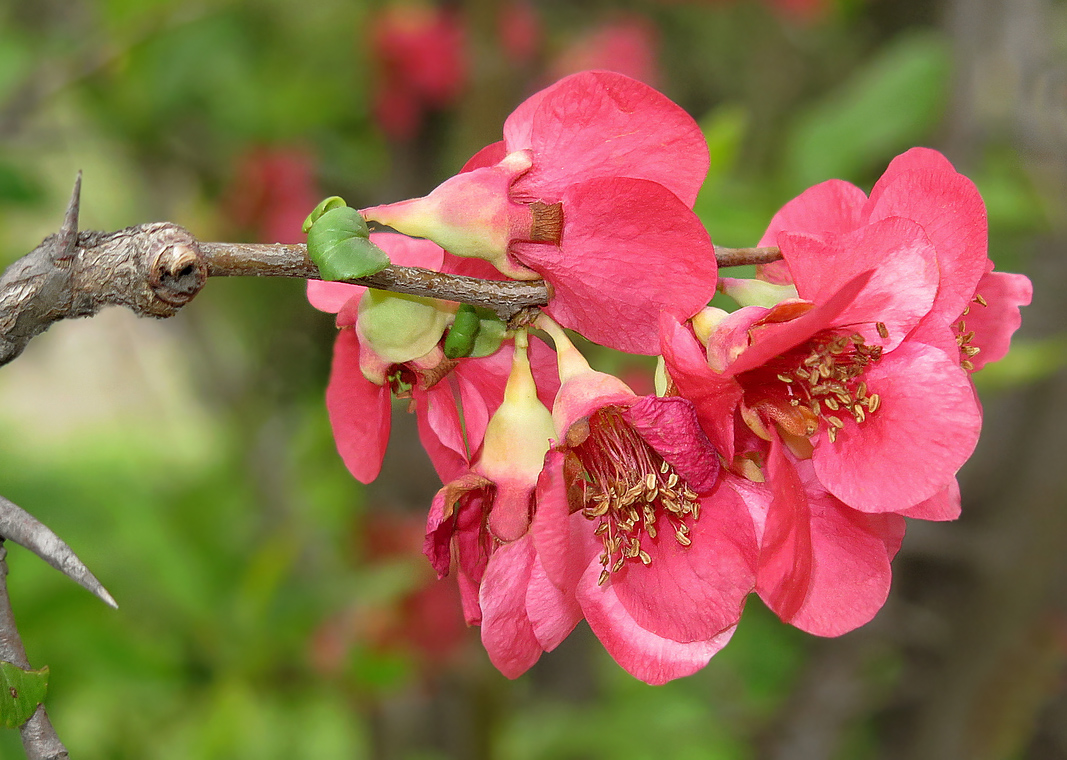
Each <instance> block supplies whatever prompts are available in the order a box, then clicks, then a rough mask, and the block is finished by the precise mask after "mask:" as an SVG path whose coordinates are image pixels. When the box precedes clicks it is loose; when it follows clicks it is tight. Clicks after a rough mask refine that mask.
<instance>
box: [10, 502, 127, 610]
mask: <svg viewBox="0 0 1067 760" xmlns="http://www.w3.org/2000/svg"><path fill="white" fill-rule="evenodd" d="M3 539H7V540H9V541H14V542H15V543H16V544H18V545H19V546H22V547H24V548H26V549H29V550H30V551H31V552H33V553H34V554H36V555H37V556H38V557H40V558H41V559H43V560H44V561H45V562H47V563H48V564H49V565H51V566H52V567H54V568H55V569H56V570H58V571H59V572H61V573H63V575H65V576H67V577H68V578H70V579H71V580H72V581H74V582H75V583H77V584H78V585H79V586H81V587H82V588H85V589H87V590H88V591H90V592H91V593H93V594H94V595H95V596H97V597H98V598H99V599H101V600H102V601H103V602H104V603H105V604H107V605H108V606H110V607H114V608H115V609H118V607H119V605H118V603H117V602H116V601H115V599H114V598H113V597H112V596H111V594H109V593H108V591H107V589H106V588H104V587H103V585H101V583H100V581H98V580H97V579H96V576H95V575H93V574H92V573H91V572H89V568H87V567H86V566H85V563H83V562H82V561H81V560H80V559H78V556H77V555H76V554H75V553H74V551H73V550H72V549H71V548H70V547H69V546H67V544H66V543H65V542H64V541H63V539H61V538H60V537H59V536H57V535H56V534H55V533H53V532H52V531H51V529H49V528H48V526H46V525H45V524H44V523H42V522H41V521H40V520H38V519H37V518H36V517H34V516H33V515H31V514H30V513H29V512H27V511H26V510H24V509H22V508H21V507H19V506H18V505H17V504H14V503H13V502H10V501H8V500H7V499H5V498H4V497H3V496H0V540H3Z"/></svg>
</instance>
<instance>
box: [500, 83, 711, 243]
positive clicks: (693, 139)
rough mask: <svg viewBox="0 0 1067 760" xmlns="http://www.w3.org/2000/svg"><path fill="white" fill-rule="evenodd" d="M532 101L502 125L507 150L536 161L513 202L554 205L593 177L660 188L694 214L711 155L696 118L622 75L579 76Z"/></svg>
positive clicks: (518, 186) (517, 186)
mask: <svg viewBox="0 0 1067 760" xmlns="http://www.w3.org/2000/svg"><path fill="white" fill-rule="evenodd" d="M535 97H538V98H539V99H538V100H536V101H533V102H532V103H531V101H527V103H525V104H523V105H522V106H520V107H519V108H518V109H516V111H515V113H514V114H512V115H511V116H510V117H508V120H507V121H506V122H505V123H504V141H505V143H507V147H508V150H509V151H515V150H522V149H527V148H529V149H531V150H532V151H533V154H534V165H533V167H532V168H531V169H530V171H529V172H528V173H527V174H525V175H524V176H523V177H520V178H519V179H518V180H517V181H516V183H515V185H514V186H513V193H514V194H515V197H516V198H522V199H527V200H543V201H545V202H548V203H552V202H555V201H557V200H560V199H561V198H562V197H563V195H564V193H565V192H566V189H567V187H568V186H570V185H573V184H576V183H578V182H582V181H584V180H587V179H589V178H591V177H633V178H638V179H647V180H651V181H652V182H657V183H659V184H660V185H662V186H663V187H665V188H667V189H668V190H670V191H671V192H672V193H674V194H675V195H676V196H678V197H679V198H681V200H682V202H683V203H684V204H686V205H687V206H688V207H689V208H692V206H693V202H694V201H695V200H696V196H697V193H698V192H699V191H700V186H701V185H702V184H703V183H704V177H705V176H706V175H707V171H708V162H709V159H708V148H707V144H706V143H705V141H704V135H703V133H701V131H700V127H699V126H698V125H697V123H696V122H695V121H694V120H693V117H691V116H690V115H689V114H687V113H686V112H685V111H684V110H683V109H682V108H681V107H680V106H678V105H676V104H675V103H673V102H671V101H670V99H668V98H667V97H666V96H664V95H662V94H660V93H659V92H656V91H655V90H653V89H652V88H651V87H649V86H648V85H646V84H643V83H641V82H638V81H636V80H634V79H630V78H629V77H625V76H623V75H622V74H616V73H613V72H608V71H584V72H581V73H579V74H574V75H572V76H569V77H565V78H564V79H561V80H560V81H559V82H557V83H556V84H554V85H552V86H551V87H549V88H547V89H546V90H545V91H543V92H542V93H540V95H539V96H535ZM531 109H532V110H531ZM650 229H654V227H651V228H650Z"/></svg>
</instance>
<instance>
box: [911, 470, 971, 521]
mask: <svg viewBox="0 0 1067 760" xmlns="http://www.w3.org/2000/svg"><path fill="white" fill-rule="evenodd" d="M960 511H961V510H960V484H959V481H957V480H956V479H955V478H953V479H952V482H951V483H950V484H949V485H948V487H947V488H945V489H944V490H942V491H940V492H938V493H936V494H934V495H933V496H931V497H930V498H929V499H927V500H926V501H921V502H919V503H918V504H916V505H915V506H914V507H909V508H908V509H902V510H900V514H902V515H904V516H905V517H913V518H915V519H916V520H937V521H943V520H955V519H957V518H958V517H959V516H960Z"/></svg>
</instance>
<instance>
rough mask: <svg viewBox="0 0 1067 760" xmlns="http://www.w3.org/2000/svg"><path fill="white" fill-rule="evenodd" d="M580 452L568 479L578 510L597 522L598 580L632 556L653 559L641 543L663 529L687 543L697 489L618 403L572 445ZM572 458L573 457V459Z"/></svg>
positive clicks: (605, 410) (642, 560) (639, 559)
mask: <svg viewBox="0 0 1067 760" xmlns="http://www.w3.org/2000/svg"><path fill="white" fill-rule="evenodd" d="M572 451H573V453H574V454H575V456H576V458H577V462H576V465H577V466H576V468H575V470H572V472H571V473H570V474H571V477H572V479H571V480H570V482H571V488H572V491H571V492H572V494H574V495H575V496H576V497H577V498H576V499H575V501H576V502H577V504H576V505H574V507H573V508H574V509H575V511H576V510H578V509H581V511H582V515H583V516H584V517H585V518H586V519H587V520H590V521H592V522H595V523H596V528H594V530H593V533H594V535H597V536H600V537H601V540H602V541H603V543H604V551H603V552H602V553H601V555H600V564H601V565H602V567H603V570H601V572H600V578H599V580H598V581H597V583H598V585H603V584H604V583H605V582H606V581H607V580H608V578H609V577H610V576H611V573H615V572H618V571H619V570H621V569H622V568H623V566H624V565H625V564H626V563H627V562H628V561H630V562H640V563H641V564H642V565H650V564H651V563H652V556H651V555H650V554H649V553H648V552H647V551H646V550H645V549H644V547H643V546H642V540H643V539H644V538H645V537H647V538H649V539H655V538H656V536H657V535H658V533H659V531H660V530H670V531H673V533H674V538H675V540H676V541H677V542H678V543H679V544H680V545H682V546H689V545H690V543H692V540H691V539H690V538H689V531H690V525H689V518H692V520H696V519H697V518H698V517H699V516H700V502H699V501H698V500H697V494H696V493H695V492H694V491H693V490H692V489H691V488H690V487H689V485H688V484H687V483H686V482H685V480H683V479H682V478H681V477H680V476H679V475H678V473H677V472H675V470H674V468H673V467H672V466H671V465H670V464H669V463H668V462H666V461H664V459H663V457H661V456H660V455H659V454H657V453H656V451H655V449H653V448H652V447H651V446H649V445H648V444H647V443H646V442H645V440H644V439H643V438H641V436H640V435H639V434H638V433H637V431H636V430H634V428H633V427H632V426H631V425H630V424H628V423H627V422H626V420H625V419H623V417H622V414H621V413H620V411H619V409H618V408H615V407H605V408H603V409H600V410H599V411H597V412H596V413H595V414H594V415H592V416H591V417H590V418H589V435H588V437H587V438H586V439H585V440H584V441H582V442H581V443H580V444H578V445H576V446H574V447H573V448H572ZM572 461H573V460H572Z"/></svg>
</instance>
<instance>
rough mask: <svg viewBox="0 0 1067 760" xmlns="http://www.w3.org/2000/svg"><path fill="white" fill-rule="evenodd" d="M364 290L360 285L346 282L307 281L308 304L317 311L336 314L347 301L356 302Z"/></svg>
mask: <svg viewBox="0 0 1067 760" xmlns="http://www.w3.org/2000/svg"><path fill="white" fill-rule="evenodd" d="M365 290H366V288H365V287H363V286H362V285H349V284H348V283H347V282H324V281H323V280H308V302H309V303H310V304H311V305H312V306H314V307H315V308H316V309H318V310H319V311H325V312H329V313H330V314H336V313H337V312H339V311H340V310H341V307H342V306H344V305H345V304H346V303H348V302H349V300H351V299H353V298H356V299H357V300H358V298H359V296H361V295H363V291H365Z"/></svg>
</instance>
